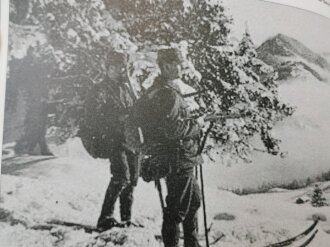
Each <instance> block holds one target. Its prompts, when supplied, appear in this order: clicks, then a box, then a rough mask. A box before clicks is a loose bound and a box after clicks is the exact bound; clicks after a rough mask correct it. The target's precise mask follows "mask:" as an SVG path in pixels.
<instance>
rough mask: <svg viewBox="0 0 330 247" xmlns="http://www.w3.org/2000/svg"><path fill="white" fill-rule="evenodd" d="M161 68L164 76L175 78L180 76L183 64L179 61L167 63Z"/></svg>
mask: <svg viewBox="0 0 330 247" xmlns="http://www.w3.org/2000/svg"><path fill="white" fill-rule="evenodd" d="M161 70H162V74H163V76H164V77H166V78H168V79H172V80H174V79H177V78H179V77H180V71H181V66H180V64H179V63H166V64H164V65H163V68H162V69H161Z"/></svg>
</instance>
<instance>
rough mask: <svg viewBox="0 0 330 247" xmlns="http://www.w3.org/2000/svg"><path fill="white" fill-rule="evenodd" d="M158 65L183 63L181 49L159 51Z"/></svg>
mask: <svg viewBox="0 0 330 247" xmlns="http://www.w3.org/2000/svg"><path fill="white" fill-rule="evenodd" d="M157 62H158V63H173V62H177V63H182V62H183V57H182V53H181V52H180V50H179V49H176V48H166V49H160V50H158V54H157Z"/></svg>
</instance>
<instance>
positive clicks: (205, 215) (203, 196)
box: [198, 122, 214, 247]
mask: <svg viewBox="0 0 330 247" xmlns="http://www.w3.org/2000/svg"><path fill="white" fill-rule="evenodd" d="M213 124H214V123H213V122H211V123H210V126H209V127H208V129H207V131H206V132H205V135H204V138H203V140H202V143H201V145H200V148H199V151H198V153H199V154H202V152H203V149H204V147H205V144H206V140H207V136H208V135H209V134H210V132H211V130H212V128H213ZM199 169H200V178H201V190H202V203H203V216H204V229H205V241H206V247H209V246H210V244H209V233H208V229H207V214H206V202H205V192H204V178H203V166H202V165H199Z"/></svg>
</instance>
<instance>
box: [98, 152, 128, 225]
mask: <svg viewBox="0 0 330 247" xmlns="http://www.w3.org/2000/svg"><path fill="white" fill-rule="evenodd" d="M110 162H111V173H112V178H111V181H110V183H109V186H108V189H107V191H106V194H105V198H104V202H103V206H102V210H101V214H100V217H99V220H98V224H97V225H98V227H103V225H107V222H108V219H111V218H113V213H114V208H115V203H116V201H117V199H118V198H119V196H120V194H121V193H122V191H123V190H124V189H125V188H126V187H127V185H128V184H129V183H130V182H129V171H128V165H127V158H126V154H125V152H124V151H123V150H121V149H116V150H114V151H113V153H112V155H111V158H110Z"/></svg>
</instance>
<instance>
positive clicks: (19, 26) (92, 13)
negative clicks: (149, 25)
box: [6, 0, 134, 150]
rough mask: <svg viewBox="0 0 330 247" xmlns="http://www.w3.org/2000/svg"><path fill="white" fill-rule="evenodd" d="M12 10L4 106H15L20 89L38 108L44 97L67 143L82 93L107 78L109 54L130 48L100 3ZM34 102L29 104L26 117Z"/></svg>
mask: <svg viewBox="0 0 330 247" xmlns="http://www.w3.org/2000/svg"><path fill="white" fill-rule="evenodd" d="M10 10H11V11H10V37H9V68H10V69H9V74H8V87H7V88H8V90H7V96H8V97H7V100H8V101H7V102H11V103H10V104H7V105H8V107H9V108H10V106H13V107H14V106H15V98H14V97H11V96H13V95H15V94H16V95H18V92H17V91H19V90H23V91H24V92H27V93H25V94H26V98H27V99H28V100H31V99H33V101H34V102H37V103H36V104H37V105H38V102H39V105H40V104H42V103H41V99H42V98H44V100H46V101H48V102H51V103H53V105H55V107H53V113H55V114H54V116H55V121H54V122H53V123H54V124H55V125H56V126H57V127H59V128H58V129H59V130H60V132H59V133H57V134H59V135H61V139H62V140H65V139H67V138H68V137H70V136H72V135H74V134H75V133H76V130H77V126H78V125H79V121H80V120H79V119H80V117H81V111H82V110H83V103H84V99H85V95H86V93H87V92H88V91H89V89H90V88H91V87H93V85H95V84H97V83H99V82H101V81H102V80H104V78H105V76H106V73H107V68H106V67H107V63H108V61H109V60H111V57H109V56H108V53H109V50H111V49H118V50H124V51H126V52H129V50H130V49H134V45H133V43H131V42H130V41H129V39H128V35H126V34H125V32H124V30H123V29H122V27H121V25H120V23H117V21H115V20H113V19H112V17H111V16H110V15H109V14H108V13H107V12H106V11H104V10H105V9H104V4H103V2H102V1H98V0H88V1H82V0H70V1H48V0H46V1H44V0H33V1H28V2H26V3H25V1H24V3H23V2H22V1H17V0H16V1H12V2H11V8H10ZM17 72H18V73H17ZM40 88H42V90H40ZM36 104H34V105H33V104H32V103H31V104H30V103H29V102H28V106H27V114H26V116H28V115H30V114H29V112H30V110H32V111H33V108H35V107H36ZM7 105H6V106H7ZM32 105H33V106H32ZM13 107H12V108H13ZM40 117H41V116H40ZM25 123H26V121H25ZM29 129H30V128H26V126H25V128H24V132H29ZM24 136H31V134H29V133H23V135H22V137H24ZM25 139H26V138H23V140H25ZM21 146H22V148H21V149H22V150H23V149H29V148H28V147H23V146H24V145H21Z"/></svg>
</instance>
